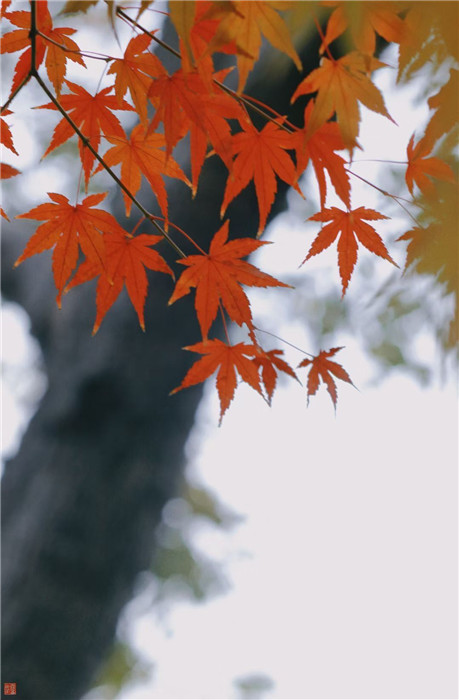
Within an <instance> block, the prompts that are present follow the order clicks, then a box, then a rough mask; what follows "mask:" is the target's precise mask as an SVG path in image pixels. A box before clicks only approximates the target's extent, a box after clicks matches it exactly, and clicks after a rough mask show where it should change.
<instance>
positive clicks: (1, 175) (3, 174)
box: [0, 163, 20, 180]
mask: <svg viewBox="0 0 459 700" xmlns="http://www.w3.org/2000/svg"><path fill="white" fill-rule="evenodd" d="M19 173H20V171H19V170H17V168H13V166H12V165H8V163H0V180H7V179H8V178H10V177H14V176H15V175H19Z"/></svg>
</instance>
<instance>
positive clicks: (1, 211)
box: [0, 207, 9, 221]
mask: <svg viewBox="0 0 459 700" xmlns="http://www.w3.org/2000/svg"><path fill="white" fill-rule="evenodd" d="M0 216H3V218H4V219H6V220H7V221H9V218H8V217H7V215H6V213H5V211H4V210H3V209H2V207H0Z"/></svg>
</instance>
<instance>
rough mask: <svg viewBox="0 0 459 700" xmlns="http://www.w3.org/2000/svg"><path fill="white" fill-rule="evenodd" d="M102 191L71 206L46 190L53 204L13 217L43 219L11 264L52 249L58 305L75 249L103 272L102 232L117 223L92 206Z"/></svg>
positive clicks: (75, 253)
mask: <svg viewBox="0 0 459 700" xmlns="http://www.w3.org/2000/svg"><path fill="white" fill-rule="evenodd" d="M106 194H107V193H106V192H105V193H102V194H92V195H90V196H89V197H86V199H84V200H83V201H82V203H81V204H77V205H75V206H72V205H71V204H69V200H68V199H67V197H64V195H62V194H55V193H54V192H48V195H49V197H50V199H51V200H52V202H53V203H49V202H48V203H47V204H40V205H39V206H38V207H35V208H34V209H31V210H30V211H28V212H27V213H25V214H20V215H19V216H17V217H16V218H17V219H38V221H43V222H44V223H43V224H40V226H39V227H38V228H37V230H36V231H35V233H34V234H33V236H32V237H31V238H30V240H29V242H28V243H27V245H26V247H25V249H24V252H23V253H22V255H20V256H19V258H18V259H17V260H16V262H15V267H16V266H17V265H19V264H20V263H22V262H23V261H24V260H26V259H27V258H30V257H31V256H32V255H36V254H38V253H42V252H43V251H45V250H49V249H50V248H54V250H53V274H54V282H55V285H56V288H57V290H58V296H57V303H58V305H59V306H60V299H61V296H62V292H63V290H64V287H65V284H66V282H67V280H68V279H69V277H70V275H71V274H72V272H73V270H74V269H75V267H76V264H77V262H78V255H79V248H81V251H82V252H83V253H84V255H85V256H86V257H87V258H88V259H89V260H92V261H95V262H96V263H97V264H98V265H99V266H100V267H101V268H102V269H104V270H105V271H106V272H107V266H106V257H105V244H104V240H103V236H102V232H105V231H110V230H111V229H112V228H113V227H115V228H116V227H117V226H118V224H117V222H116V219H115V218H114V217H113V216H112V215H111V214H109V213H108V212H106V211H103V210H102V209H93V208H92V207H94V206H95V205H96V204H99V203H100V202H101V201H102V200H103V199H104V198H105V196H106Z"/></svg>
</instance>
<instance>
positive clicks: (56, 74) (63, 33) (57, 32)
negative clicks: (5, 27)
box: [0, 0, 86, 94]
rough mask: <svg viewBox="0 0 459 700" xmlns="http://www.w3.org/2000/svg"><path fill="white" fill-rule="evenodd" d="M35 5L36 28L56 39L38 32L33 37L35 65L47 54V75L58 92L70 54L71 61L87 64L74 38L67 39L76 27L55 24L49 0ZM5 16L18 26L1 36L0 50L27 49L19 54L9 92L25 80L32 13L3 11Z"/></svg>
mask: <svg viewBox="0 0 459 700" xmlns="http://www.w3.org/2000/svg"><path fill="white" fill-rule="evenodd" d="M35 7H36V13H37V14H36V19H37V30H38V31H39V32H41V33H42V34H44V35H45V36H46V37H47V38H48V39H51V41H53V42H56V43H51V41H46V39H45V38H43V37H41V36H39V35H37V36H36V37H35V67H36V68H38V67H39V66H40V65H41V63H42V62H43V59H44V58H45V55H46V61H45V65H46V71H47V73H48V78H49V79H50V81H51V82H52V84H53V85H54V88H55V90H56V92H57V94H59V92H60V89H61V86H62V81H63V80H64V77H65V73H66V68H67V59H68V58H69V59H70V60H71V61H74V62H75V63H79V64H80V65H81V66H85V67H86V65H85V62H84V60H83V57H82V56H80V54H79V53H78V51H79V48H78V45H77V44H76V43H75V42H74V41H73V39H69V36H68V35H69V34H75V32H76V29H70V28H69V27H56V28H54V27H53V21H52V19H51V15H50V13H49V10H48V3H47V2H46V1H45V0H39V1H38V2H37V3H36V5H35ZM4 16H5V17H6V18H7V19H8V20H9V21H10V22H11V24H14V25H15V26H16V27H20V29H15V30H14V31H12V32H8V33H7V34H5V35H4V36H3V37H2V44H1V49H0V53H15V52H16V51H20V50H21V49H26V50H25V51H24V52H23V53H22V54H21V55H20V57H19V60H18V62H17V64H16V69H15V72H14V77H13V83H12V85H11V94H12V93H13V92H14V90H16V88H17V87H19V85H20V84H21V83H22V81H23V80H25V78H26V77H27V75H28V74H29V72H30V70H31V67H32V62H31V61H32V49H31V42H30V36H29V33H30V27H31V17H30V12H26V11H24V10H19V11H16V12H6V13H5V14H4ZM56 44H60V46H64V47H65V48H66V49H68V50H70V51H71V52H72V53H67V52H66V51H65V50H64V49H62V48H60V46H56ZM73 52H77V53H73Z"/></svg>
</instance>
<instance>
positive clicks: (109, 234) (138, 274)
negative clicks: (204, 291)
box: [64, 225, 174, 335]
mask: <svg viewBox="0 0 459 700" xmlns="http://www.w3.org/2000/svg"><path fill="white" fill-rule="evenodd" d="M162 240H163V237H162V236H152V235H149V234H146V233H142V234H140V235H138V236H132V235H131V234H130V233H128V232H127V231H125V230H124V229H123V228H122V227H121V226H119V225H117V226H116V227H115V228H112V229H110V230H109V231H106V232H105V233H104V243H105V249H106V260H107V273H108V276H107V274H106V273H105V271H104V269H103V267H102V266H101V264H100V261H99V260H94V259H86V260H84V261H83V262H82V263H81V265H80V266H79V268H78V270H77V272H76V273H75V275H74V277H73V278H72V280H71V281H70V283H69V284H68V285H67V286H66V288H65V290H64V291H65V293H67V292H68V291H70V289H72V288H73V287H75V286H77V285H79V284H83V283H84V282H88V281H89V280H91V279H93V278H94V277H97V276H98V275H100V277H99V280H98V283H97V291H96V306H97V315H96V320H95V322H94V327H93V331H92V333H93V335H94V334H95V333H97V331H98V330H99V327H100V324H101V323H102V320H103V318H104V316H105V314H106V313H107V311H108V310H109V309H110V307H111V306H112V305H113V303H114V302H115V301H116V299H117V298H118V296H119V294H120V292H121V290H122V289H123V287H124V286H126V290H127V293H128V295H129V298H130V300H131V302H132V305H133V307H134V309H135V310H136V313H137V317H138V319H139V324H140V327H141V328H142V330H145V318H144V307H145V299H146V296H147V290H148V278H147V274H146V272H145V268H146V267H147V268H148V269H149V270H156V271H158V272H165V273H166V274H169V275H171V276H172V277H173V276H174V275H173V272H172V270H171V269H170V267H169V265H168V264H167V263H166V261H165V260H164V258H163V257H162V256H161V255H160V254H159V253H158V252H157V251H156V250H152V249H151V246H154V245H156V244H157V243H159V242H160V241H162Z"/></svg>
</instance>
